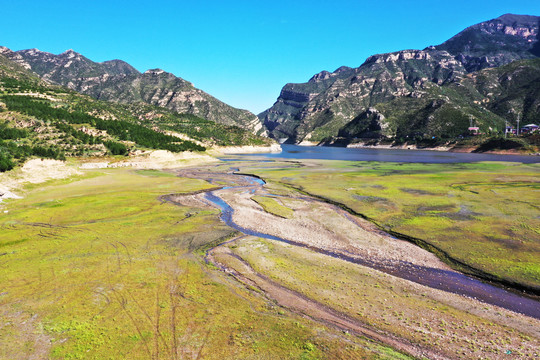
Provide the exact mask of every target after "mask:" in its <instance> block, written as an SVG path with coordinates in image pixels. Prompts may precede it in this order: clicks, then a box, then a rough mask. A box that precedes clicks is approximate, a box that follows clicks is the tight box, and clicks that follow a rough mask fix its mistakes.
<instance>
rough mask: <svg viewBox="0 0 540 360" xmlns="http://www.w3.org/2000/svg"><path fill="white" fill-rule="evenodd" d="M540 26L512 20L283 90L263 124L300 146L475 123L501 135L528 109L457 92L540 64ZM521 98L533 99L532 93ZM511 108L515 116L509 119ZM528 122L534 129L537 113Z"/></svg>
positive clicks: (446, 133) (429, 132) (441, 132)
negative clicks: (490, 72)
mask: <svg viewBox="0 0 540 360" xmlns="http://www.w3.org/2000/svg"><path fill="white" fill-rule="evenodd" d="M539 22H540V17H537V16H526V15H523V16H522V15H510V14H507V15H503V16H501V17H499V18H497V19H493V20H490V21H487V22H483V23H480V24H477V25H474V26H471V27H469V28H467V29H465V30H464V31H462V32H460V33H459V34H457V35H456V36H454V37H453V38H451V39H450V40H448V41H447V42H445V43H443V44H441V45H439V46H430V47H428V48H426V49H424V50H404V51H398V52H394V53H389V54H379V55H374V56H371V57H369V58H368V59H367V60H366V61H365V62H364V63H363V64H362V65H361V66H360V67H358V68H349V67H341V68H339V69H337V70H336V71H335V72H333V73H329V72H327V71H323V72H321V73H319V74H317V75H315V76H313V77H312V78H311V79H310V80H309V81H308V82H307V83H302V84H287V85H285V86H284V87H283V90H282V91H281V94H280V96H279V98H278V99H277V101H276V103H275V104H274V105H273V106H272V107H271V108H269V109H268V110H266V111H264V112H263V113H261V114H259V117H260V118H261V120H263V121H264V123H265V125H266V126H267V128H268V129H269V131H270V133H271V136H272V137H274V138H285V139H288V141H289V142H297V143H298V142H302V141H304V140H308V141H312V142H321V141H326V142H328V141H330V142H331V141H333V140H332V139H334V138H336V137H350V138H354V137H357V136H360V137H368V138H371V137H375V138H378V137H385V138H392V139H397V138H410V137H425V136H430V137H433V136H435V137H453V136H456V135H458V134H460V133H463V132H464V131H466V129H467V127H468V125H469V124H470V119H473V121H474V122H475V124H476V125H477V126H479V127H480V128H481V129H482V130H483V131H485V132H489V131H491V132H500V131H502V129H503V127H504V121H505V119H506V120H513V119H514V117H515V114H517V113H518V112H519V111H521V110H520V109H521V108H522V107H523V106H518V104H517V103H516V102H515V101H513V102H508V101H507V99H508V96H506V97H505V96H504V94H503V92H500V93H490V92H484V93H482V92H481V91H477V90H475V91H474V92H475V94H474V97H470V96H469V95H470V94H468V93H467V92H466V91H461V89H460V88H459V85H457V84H461V82H462V81H463V80H464V79H466V78H468V77H469V76H472V77H475V76H476V75H474V74H473V73H472V72H475V71H478V70H481V69H485V68H490V67H496V66H502V65H505V64H508V63H510V62H513V61H516V60H522V59H534V58H536V57H537V56H538V55H539V53H538V51H537V50H538V47H539V46H540V45H539V44H540V43H539V42H538V33H539V31H538V28H539ZM527 66H528V65H527ZM503 71H504V70H503ZM528 71H532V72H535V71H537V70H536V68H535V66H532V67H530V68H529V70H528ZM479 76H480V75H479ZM491 78H492V80H490V81H491V82H493V81H495V80H494V79H493V77H491ZM531 78H532V79H535V78H536V75H533V76H532V77H531ZM497 81H498V80H497ZM501 81H502V80H501ZM462 85H465V83H463V84H462ZM497 86H498V85H497ZM522 90H523V91H525V92H526V89H522ZM523 96H524V97H526V98H528V99H529V98H530V97H531V96H533V97H534V91H532V92H531V93H530V94H529V95H523ZM505 99H506V100H505ZM488 102H489V104H488ZM510 103H511V104H513V105H509V104H510ZM494 104H499V105H498V106H495V105H494ZM503 104H506V105H503ZM497 108H499V110H496V109H497ZM510 108H511V110H512V111H514V114H513V113H512V112H510V113H508V111H506V112H505V111H504V110H505V109H506V110H510ZM523 115H524V116H525V119H530V120H525V121H533V118H532V117H531V116H532V115H533V112H526V113H524V114H523Z"/></svg>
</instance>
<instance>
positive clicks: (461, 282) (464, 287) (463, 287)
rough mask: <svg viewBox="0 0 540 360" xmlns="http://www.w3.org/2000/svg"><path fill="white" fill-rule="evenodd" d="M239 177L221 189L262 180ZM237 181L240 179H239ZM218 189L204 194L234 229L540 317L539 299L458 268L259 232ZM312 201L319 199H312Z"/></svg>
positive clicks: (253, 188)
mask: <svg viewBox="0 0 540 360" xmlns="http://www.w3.org/2000/svg"><path fill="white" fill-rule="evenodd" d="M236 176H239V177H242V180H244V182H245V183H247V184H246V185H234V186H228V187H224V188H223V189H222V190H224V189H236V190H240V191H249V192H250V193H253V192H255V191H256V190H258V189H261V188H262V186H263V185H264V184H265V182H264V181H263V180H261V179H258V178H255V177H250V176H247V175H236ZM239 183H240V184H241V183H242V181H241V182H239ZM216 192H217V191H210V192H207V193H205V194H204V197H205V199H206V200H207V201H209V202H210V203H212V204H213V205H214V206H215V207H217V208H219V209H221V220H223V221H224V222H225V223H226V224H227V225H228V226H230V227H231V228H233V229H236V230H238V231H240V232H242V233H244V234H246V235H251V236H256V237H260V238H265V239H270V240H276V241H281V242H285V243H287V244H292V245H296V246H301V247H304V248H308V249H311V250H313V251H316V252H319V253H322V254H325V255H328V256H332V257H335V258H339V259H342V260H345V261H349V262H352V263H355V264H359V265H362V266H367V267H370V268H373V269H376V270H379V271H382V272H384V273H387V274H390V275H393V276H396V277H400V278H402V279H406V280H410V281H413V282H416V283H418V284H421V285H425V286H428V287H431V288H434V289H439V290H444V291H448V292H452V293H455V294H459V295H463V296H466V297H470V298H473V299H476V300H479V301H482V302H484V303H487V304H491V305H496V306H500V307H502V308H505V309H508V310H511V311H514V312H517V313H521V314H524V315H527V316H530V317H533V318H536V319H540V302H538V301H536V300H534V299H531V298H528V297H525V296H521V295H519V294H516V293H513V292H510V291H507V290H505V289H502V288H499V287H496V286H493V285H491V284H488V283H484V282H482V281H480V280H477V279H475V278H472V277H470V276H467V275H464V274H462V273H459V272H457V271H452V270H444V269H437V268H432V267H425V266H419V265H416V264H412V263H410V262H407V261H401V262H399V263H398V264H395V263H387V262H382V261H373V260H371V259H361V258H358V257H353V256H348V255H346V254H342V253H335V252H332V251H328V250H324V249H320V248H317V247H313V246H308V245H305V244H302V243H298V242H295V241H291V240H287V239H284V238H281V237H278V236H274V235H271V234H266V233H262V232H259V231H255V230H252V229H247V228H245V227H242V226H240V225H238V224H236V223H235V222H234V221H233V213H234V209H233V208H232V207H231V206H230V205H229V204H228V203H227V202H226V201H225V200H223V198H221V197H219V195H218V194H216ZM311 201H318V200H316V199H312V200H311Z"/></svg>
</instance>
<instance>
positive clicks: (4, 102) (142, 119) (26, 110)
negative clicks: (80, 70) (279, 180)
mask: <svg viewBox="0 0 540 360" xmlns="http://www.w3.org/2000/svg"><path fill="white" fill-rule="evenodd" d="M269 143H270V141H269V140H268V139H264V138H262V137H259V136H257V135H254V134H251V133H249V132H248V131H246V130H243V129H240V128H238V127H236V126H228V125H223V124H216V123H214V122H212V121H209V120H204V119H201V118H199V117H197V116H194V115H189V114H178V113H174V112H173V111H170V110H167V109H163V108H159V107H155V106H152V105H147V104H134V105H126V104H124V105H122V104H115V103H108V102H103V101H98V100H94V99H91V98H89V97H86V96H82V95H79V94H77V93H75V92H73V91H71V90H68V89H65V88H62V87H59V86H53V85H49V84H47V83H45V82H43V81H41V80H39V78H37V77H36V76H35V75H33V74H32V73H31V72H29V71H28V70H26V69H24V68H22V67H20V66H19V65H17V64H15V63H12V62H10V61H9V60H7V59H5V58H4V57H2V56H1V55H0V171H6V170H10V169H12V168H13V167H14V166H15V165H17V164H18V163H22V162H23V161H25V160H26V159H27V158H29V157H32V156H37V157H48V158H53V159H65V158H66V157H67V156H101V155H107V154H110V155H127V154H129V153H130V152H132V151H134V150H138V149H141V150H144V149H163V150H169V151H172V152H182V151H204V150H206V148H207V147H208V146H213V145H222V146H230V145H233V146H238V145H267V144H269Z"/></svg>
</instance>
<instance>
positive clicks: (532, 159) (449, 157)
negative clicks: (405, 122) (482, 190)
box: [239, 144, 540, 164]
mask: <svg viewBox="0 0 540 360" xmlns="http://www.w3.org/2000/svg"><path fill="white" fill-rule="evenodd" d="M239 155H240V156H242V157H246V156H249V157H252V156H257V157H261V156H262V157H265V158H285V159H325V160H350V161H386V162H417V163H470V162H480V161H508V162H520V163H525V164H534V163H540V156H536V155H497V154H477V153H474V154H473V153H455V152H447V151H434V150H405V149H374V148H344V147H333V146H299V145H288V144H282V145H281V152H280V153H261V154H239Z"/></svg>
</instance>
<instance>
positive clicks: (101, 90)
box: [0, 47, 266, 135]
mask: <svg viewBox="0 0 540 360" xmlns="http://www.w3.org/2000/svg"><path fill="white" fill-rule="evenodd" d="M0 54H3V55H4V56H6V57H7V58H9V59H10V60H12V61H14V62H16V63H18V64H20V65H22V66H24V67H25V68H27V69H31V70H32V71H33V72H35V73H37V74H38V75H39V76H40V77H41V78H43V79H44V80H46V81H48V82H50V83H53V84H57V85H62V86H66V87H68V88H69V89H72V90H75V91H77V92H79V93H82V94H85V95H89V96H92V97H94V98H96V99H100V100H106V101H116V102H120V103H124V104H131V103H137V102H144V103H147V104H150V105H156V106H162V107H166V108H168V109H170V110H173V111H176V112H179V113H188V114H192V115H196V116H199V117H202V118H204V119H207V120H211V121H214V122H217V123H220V124H224V125H234V126H239V127H242V128H245V129H248V130H250V131H252V132H253V133H255V134H259V135H265V134H266V132H265V129H264V127H263V125H262V122H261V121H260V120H259V119H258V118H257V116H256V115H254V114H252V113H250V112H249V111H247V110H243V109H237V108H234V107H232V106H230V105H227V104H225V103H223V102H222V101H220V100H218V99H216V98H215V97H213V96H212V95H210V94H207V93H206V92H204V91H202V90H200V89H197V88H196V87H194V86H193V84H192V83H191V82H189V81H187V80H184V79H182V78H180V77H177V76H175V75H174V74H172V73H168V72H165V71H163V70H161V69H160V71H155V70H156V69H149V70H147V71H145V72H143V73H141V72H139V71H138V70H137V69H135V68H134V67H133V66H131V65H130V64H128V63H127V62H125V61H123V60H118V59H115V60H108V61H104V62H100V63H98V62H94V61H92V60H90V59H88V58H86V57H85V56H83V55H82V54H80V53H77V52H75V51H73V50H71V49H70V50H66V51H64V52H63V53H61V54H58V55H55V54H52V53H48V52H44V51H40V50H38V49H28V50H19V51H12V50H10V49H8V48H6V47H0Z"/></svg>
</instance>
